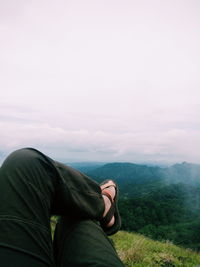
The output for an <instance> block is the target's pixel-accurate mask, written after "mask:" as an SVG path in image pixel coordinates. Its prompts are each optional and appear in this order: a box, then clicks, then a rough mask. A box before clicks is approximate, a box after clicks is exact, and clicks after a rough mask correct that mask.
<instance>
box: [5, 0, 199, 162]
mask: <svg viewBox="0 0 200 267" xmlns="http://www.w3.org/2000/svg"><path fill="white" fill-rule="evenodd" d="M0 6H1V8H0V12H1V16H0V29H1V30H2V34H1V37H2V38H1V39H2V40H1V42H0V88H1V90H0V127H1V128H0V151H2V153H3V155H5V154H7V153H9V152H10V151H12V150H13V149H17V148H19V147H22V146H34V147H36V148H38V149H41V150H43V151H44V152H46V153H48V154H50V155H51V156H53V157H56V158H60V159H71V160H76V159H77V160H80V159H86V160H93V159H95V160H96V159H97V160H102V161H112V160H123V161H124V160H128V161H140V160H141V161H142V160H146V161H151V160H157V161H159V160H160V161H181V160H188V161H195V162H199V144H200V140H199V137H198V136H199V130H200V128H199V118H200V105H199V99H200V95H199V86H200V77H199V72H198V70H199V69H200V50H199V46H200V36H199V24H200V19H199V12H198V10H199V3H197V1H184V3H183V1H180V0H175V1H173V3H172V2H171V1H167V2H165V3H162V4H161V3H160V2H159V1H156V0H155V1H151V3H150V2H149V1H147V0H145V1H129V0H127V1H125V2H124V1H121V0H119V1H114V0H108V1H99V2H97V1H90V0H88V1H87V0H86V1H84V2H81V1H79V0H75V1H67V2H66V1H63V0H59V1H58V2H56V3H55V2H53V1H46V0H41V1H34V2H31V1H23V0H21V1H19V2H18V3H17V5H16V3H15V1H14V0H8V1H1V4H0Z"/></svg>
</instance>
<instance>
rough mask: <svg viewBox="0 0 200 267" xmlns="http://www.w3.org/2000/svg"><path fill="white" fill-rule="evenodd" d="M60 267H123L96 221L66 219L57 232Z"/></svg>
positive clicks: (57, 251) (57, 262)
mask: <svg viewBox="0 0 200 267" xmlns="http://www.w3.org/2000/svg"><path fill="white" fill-rule="evenodd" d="M54 253H55V260H56V266H57V267H67V266H70V267H89V266H91V267H110V266H112V267H123V266H124V265H123V263H122V262H121V260H120V259H119V257H118V255H117V253H116V251H115V249H114V247H113V245H112V243H111V241H110V240H109V239H108V237H107V236H106V234H105V233H104V231H103V230H102V228H101V227H100V225H99V224H98V223H97V222H96V221H92V220H73V219H71V218H68V217H62V218H61V219H60V220H59V222H58V224H57V226H56V230H55V235H54Z"/></svg>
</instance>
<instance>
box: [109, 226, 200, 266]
mask: <svg viewBox="0 0 200 267" xmlns="http://www.w3.org/2000/svg"><path fill="white" fill-rule="evenodd" d="M111 239H112V240H113V241H114V244H115V247H116V249H117V252H118V255H119V257H120V258H121V260H122V261H123V262H124V264H125V266H126V267H132V266H133V267H156V266H161V267H176V266H177V267H179V266H185V267H190V266H192V267H200V254H199V253H195V252H194V251H191V250H190V249H184V248H180V247H178V246H175V245H173V244H172V243H171V242H159V241H153V240H151V239H149V238H147V237H144V236H143V235H139V234H135V233H128V232H125V231H120V232H118V233H117V234H115V235H114V236H112V237H111Z"/></svg>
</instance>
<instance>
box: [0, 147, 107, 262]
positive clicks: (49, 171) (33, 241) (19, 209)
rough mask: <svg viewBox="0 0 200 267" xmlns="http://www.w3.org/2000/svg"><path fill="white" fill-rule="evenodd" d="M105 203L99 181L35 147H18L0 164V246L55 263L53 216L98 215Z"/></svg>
mask: <svg viewBox="0 0 200 267" xmlns="http://www.w3.org/2000/svg"><path fill="white" fill-rule="evenodd" d="M104 208H105V206H104V201H103V198H102V196H101V189H100V187H99V185H98V184H97V183H96V182H94V181H92V180H90V179H89V178H88V177H86V176H85V175H83V174H81V173H79V172H77V171H75V170H73V169H71V168H68V167H66V166H64V165H63V164H60V163H58V162H54V161H53V160H51V159H50V158H48V157H47V156H45V155H44V154H42V153H40V152H39V151H37V150H34V149H22V150H18V151H16V152H14V153H12V154H11V155H10V156H9V157H8V158H7V159H6V160H5V162H4V163H3V165H2V167H1V169H0V229H1V231H0V250H1V248H2V249H3V248H8V249H9V248H10V250H13V251H14V250H15V251H18V252H19V253H21V257H22V260H23V255H24V254H26V255H28V256H30V258H34V259H35V260H38V266H40V265H41V264H42V263H43V265H44V266H53V265H54V260H53V251H52V240H51V232H50V215H51V214H59V215H68V214H71V215H72V216H74V217H77V218H78V219H95V220H100V219H101V218H102V214H103V212H104ZM7 260H8V261H9V260H11V259H9V257H8V259H7ZM17 264H18V265H17ZM17 266H20V267H22V266H23V265H22V264H20V262H19V261H18V262H16V263H15V267H17ZM35 266H37V265H35Z"/></svg>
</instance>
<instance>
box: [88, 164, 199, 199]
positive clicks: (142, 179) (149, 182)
mask: <svg viewBox="0 0 200 267" xmlns="http://www.w3.org/2000/svg"><path fill="white" fill-rule="evenodd" d="M86 173H87V175H88V176H90V177H92V178H94V179H96V180H97V181H99V182H101V181H103V180H104V179H107V178H111V179H114V180H115V181H116V182H117V183H118V184H119V186H120V189H121V194H122V195H123V196H127V197H136V196H139V195H144V194H146V193H149V192H151V191H154V190H157V189H158V188H160V187H163V186H166V185H170V184H178V183H184V184H190V185H195V186H200V165H197V164H189V163H185V162H184V163H181V164H175V165H173V166H171V167H167V168H160V167H149V166H146V165H138V164H133V163H109V164H105V165H103V166H101V167H98V168H96V169H93V170H91V171H88V172H86Z"/></svg>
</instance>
